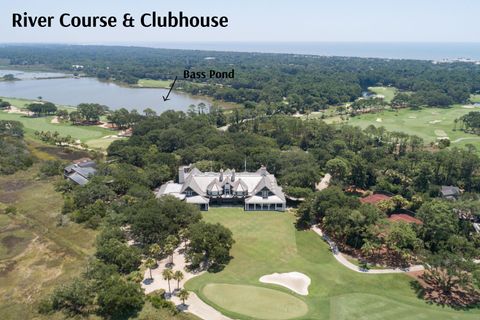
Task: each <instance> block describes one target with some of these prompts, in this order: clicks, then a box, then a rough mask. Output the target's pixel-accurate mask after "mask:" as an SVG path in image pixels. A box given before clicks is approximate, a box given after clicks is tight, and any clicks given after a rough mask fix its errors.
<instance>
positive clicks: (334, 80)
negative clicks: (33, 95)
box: [0, 46, 480, 112]
mask: <svg viewBox="0 0 480 320" xmlns="http://www.w3.org/2000/svg"><path fill="white" fill-rule="evenodd" d="M0 58H5V59H9V61H10V63H11V64H12V65H35V64H46V65H49V66H51V67H53V68H56V69H58V70H61V71H76V70H74V69H73V67H72V65H78V64H80V65H82V66H83V67H84V68H83V69H82V70H83V72H85V73H86V74H87V75H89V76H95V77H98V78H100V79H110V80H116V81H121V82H125V83H129V84H136V83H137V81H138V80H139V79H142V78H148V79H161V80H167V79H172V78H174V77H175V76H179V75H182V74H183V71H184V70H190V71H205V70H209V69H216V70H222V71H230V70H231V69H232V68H234V69H235V78H234V79H221V80H219V79H208V78H206V79H195V80H188V81H180V82H179V87H182V88H183V90H185V91H187V92H190V93H193V94H204V95H209V96H212V97H214V98H217V99H222V100H225V101H232V102H238V103H242V104H245V105H246V106H249V105H250V106H251V105H252V103H253V104H257V103H264V104H267V105H270V106H271V107H273V108H275V109H278V108H280V109H286V110H287V111H288V112H296V111H301V112H303V111H306V110H319V109H322V108H325V107H326V106H327V105H335V104H339V103H344V102H349V101H354V100H355V99H356V98H358V97H360V96H361V94H362V91H364V90H366V89H367V88H368V87H369V86H372V85H391V86H394V87H397V88H398V89H400V90H401V91H409V92H413V93H414V94H412V95H410V96H409V97H405V96H404V98H407V100H408V101H409V104H412V105H428V106H447V105H450V104H452V103H464V102H466V101H467V100H468V98H469V96H470V94H471V93H475V92H478V91H480V73H479V72H478V71H479V70H480V66H477V65H473V64H467V63H450V64H433V63H431V62H430V61H415V60H390V59H363V58H342V57H320V56H308V55H286V54H258V53H256V54H252V53H233V52H209V51H186V50H166V49H152V48H135V47H101V46H5V47H2V48H1V49H0Z"/></svg>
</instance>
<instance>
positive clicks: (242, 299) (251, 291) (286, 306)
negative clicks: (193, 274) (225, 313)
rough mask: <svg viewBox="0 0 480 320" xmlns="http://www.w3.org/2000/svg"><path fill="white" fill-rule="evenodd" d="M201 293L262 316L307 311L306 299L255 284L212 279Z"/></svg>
mask: <svg viewBox="0 0 480 320" xmlns="http://www.w3.org/2000/svg"><path fill="white" fill-rule="evenodd" d="M203 293H204V294H205V295H206V296H207V297H208V299H210V300H211V301H213V302H214V303H215V304H217V305H220V306H223V307H224V308H226V309H228V310H232V311H234V312H237V313H240V314H245V315H249V316H252V317H256V318H261V319H271V320H280V319H291V318H296V317H300V316H303V315H305V314H306V313H307V311H308V307H307V305H306V304H305V302H303V301H302V300H300V299H298V298H295V297H294V296H292V295H290V294H287V293H284V292H280V291H278V290H272V289H268V288H262V287H257V286H246V285H234V284H219V283H211V284H207V285H206V286H205V288H204V289H203ZM232 297H236V299H232ZM272 305H275V308H271V306H272Z"/></svg>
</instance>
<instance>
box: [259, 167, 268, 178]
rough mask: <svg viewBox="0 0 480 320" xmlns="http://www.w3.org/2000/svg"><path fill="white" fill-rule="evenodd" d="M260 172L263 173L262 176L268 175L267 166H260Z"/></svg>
mask: <svg viewBox="0 0 480 320" xmlns="http://www.w3.org/2000/svg"><path fill="white" fill-rule="evenodd" d="M260 174H261V175H262V176H266V175H267V168H266V167H265V166H263V165H262V166H261V167H260Z"/></svg>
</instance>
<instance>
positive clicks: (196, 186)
mask: <svg viewBox="0 0 480 320" xmlns="http://www.w3.org/2000/svg"><path fill="white" fill-rule="evenodd" d="M164 195H173V196H175V197H177V198H178V199H181V200H185V201H186V202H188V203H192V204H196V205H198V206H199V207H200V209H201V210H208V208H209V206H210V204H211V203H213V204H238V203H241V204H243V205H244V208H245V210H246V211H254V210H270V211H275V210H276V211H285V207H286V201H285V195H284V193H283V191H282V188H281V187H280V186H279V185H278V184H277V179H275V176H274V175H273V174H270V173H269V172H268V171H267V168H265V167H264V166H262V167H261V168H260V169H258V170H257V171H256V172H235V170H226V171H223V170H220V172H202V171H200V170H198V169H197V168H195V167H194V166H192V165H189V166H182V167H180V168H179V169H178V183H175V182H173V181H170V182H167V183H166V184H164V185H162V186H161V187H160V189H159V190H158V191H157V192H156V196H157V198H158V197H161V196H164Z"/></svg>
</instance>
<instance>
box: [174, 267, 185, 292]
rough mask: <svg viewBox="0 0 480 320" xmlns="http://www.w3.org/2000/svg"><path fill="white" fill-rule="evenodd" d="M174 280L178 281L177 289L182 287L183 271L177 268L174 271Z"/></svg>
mask: <svg viewBox="0 0 480 320" xmlns="http://www.w3.org/2000/svg"><path fill="white" fill-rule="evenodd" d="M173 280H176V281H177V289H180V281H182V280H183V272H182V271H180V270H177V271H175V272H174V273H173Z"/></svg>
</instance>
